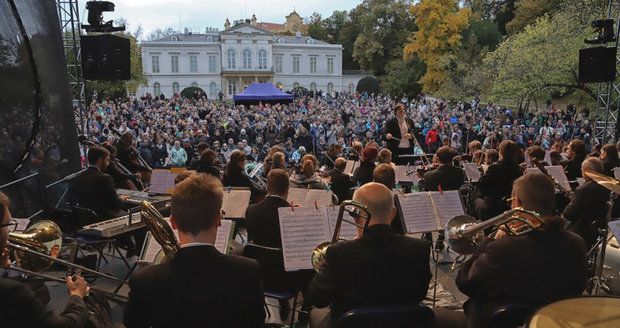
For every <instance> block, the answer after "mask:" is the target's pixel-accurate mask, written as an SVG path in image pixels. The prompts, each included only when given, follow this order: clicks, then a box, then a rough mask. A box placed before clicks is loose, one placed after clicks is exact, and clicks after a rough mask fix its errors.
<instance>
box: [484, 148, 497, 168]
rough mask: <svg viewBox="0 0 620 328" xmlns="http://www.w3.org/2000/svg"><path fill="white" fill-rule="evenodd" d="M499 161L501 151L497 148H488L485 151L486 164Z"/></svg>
mask: <svg viewBox="0 0 620 328" xmlns="http://www.w3.org/2000/svg"><path fill="white" fill-rule="evenodd" d="M497 161H499V152H498V151H497V150H495V149H487V150H486V151H485V152H484V164H486V165H491V164H494V163H497Z"/></svg>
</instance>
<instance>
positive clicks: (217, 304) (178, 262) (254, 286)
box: [123, 246, 265, 328]
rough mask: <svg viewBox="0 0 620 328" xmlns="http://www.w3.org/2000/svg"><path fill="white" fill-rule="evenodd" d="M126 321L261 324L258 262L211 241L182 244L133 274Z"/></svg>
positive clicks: (139, 323) (130, 325)
mask: <svg viewBox="0 0 620 328" xmlns="http://www.w3.org/2000/svg"><path fill="white" fill-rule="evenodd" d="M129 287H130V288H131V291H130V292H129V302H128V303H127V306H126V308H125V314H124V318H123V320H124V323H125V326H126V327H127V328H134V327H154V328H156V327H262V326H263V324H264V320H265V310H264V308H263V305H264V294H263V289H262V287H261V284H260V280H259V275H258V264H257V263H256V262H255V261H253V260H250V259H246V258H243V257H239V256H231V255H224V254H221V253H220V252H218V251H217V250H216V249H215V247H213V246H193V247H188V248H181V249H179V251H178V252H177V253H176V255H175V256H174V258H173V259H172V260H171V261H170V262H167V263H164V264H160V265H155V266H151V267H146V268H144V269H141V270H138V271H136V272H135V273H134V274H133V275H132V276H131V278H130V279H129Z"/></svg>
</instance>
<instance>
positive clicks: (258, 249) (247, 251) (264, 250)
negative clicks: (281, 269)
mask: <svg viewBox="0 0 620 328" xmlns="http://www.w3.org/2000/svg"><path fill="white" fill-rule="evenodd" d="M274 252H277V253H282V249H281V248H273V247H266V246H261V245H256V244H247V245H245V247H244V248H243V256H245V257H247V258H251V259H253V260H256V261H258V263H260V262H261V261H260V259H261V258H262V257H263V256H265V255H270V254H273V253H274ZM298 295H299V291H298V290H296V289H293V290H284V291H281V290H278V291H276V290H269V289H265V297H269V298H274V299H276V300H278V302H280V303H282V302H287V303H288V301H289V300H290V299H291V298H292V299H293V307H292V311H291V320H290V325H291V326H292V325H293V323H294V322H295V312H297V297H298ZM265 310H267V315H268V317H271V313H270V312H269V309H268V308H267V305H265ZM284 319H285V318H282V320H284Z"/></svg>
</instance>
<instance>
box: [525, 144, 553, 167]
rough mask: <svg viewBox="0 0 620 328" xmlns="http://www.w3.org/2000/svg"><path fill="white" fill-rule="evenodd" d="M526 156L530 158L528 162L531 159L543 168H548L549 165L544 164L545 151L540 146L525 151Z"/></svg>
mask: <svg viewBox="0 0 620 328" xmlns="http://www.w3.org/2000/svg"><path fill="white" fill-rule="evenodd" d="M527 155H528V156H529V157H530V161H531V160H532V159H535V160H537V161H538V162H539V163H540V164H542V165H543V166H549V165H550V164H549V163H547V162H545V155H546V152H545V149H544V148H543V147H541V146H536V145H535V146H531V147H530V148H528V149H527Z"/></svg>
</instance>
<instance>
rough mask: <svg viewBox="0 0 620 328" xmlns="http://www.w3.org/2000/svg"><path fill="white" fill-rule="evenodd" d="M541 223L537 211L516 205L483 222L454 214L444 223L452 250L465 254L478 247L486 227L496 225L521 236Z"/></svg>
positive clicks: (447, 239)
mask: <svg viewBox="0 0 620 328" xmlns="http://www.w3.org/2000/svg"><path fill="white" fill-rule="evenodd" d="M542 224H543V221H542V218H541V217H540V215H539V214H538V213H536V212H534V211H529V210H525V209H523V208H521V207H516V208H513V209H511V210H508V211H506V212H504V213H502V214H500V215H498V216H496V217H493V218H491V219H488V220H486V221H483V222H479V221H478V220H476V219H475V218H473V217H471V216H469V215H458V216H455V217H453V218H451V219H450V220H449V221H448V223H447V224H446V229H445V236H446V241H447V242H448V245H450V247H451V248H452V250H454V251H455V252H457V253H459V254H463V255H467V254H472V253H474V252H475V251H476V250H477V249H478V248H479V247H480V244H481V243H482V240H483V239H484V230H486V229H487V228H491V227H497V228H498V229H501V230H503V231H505V232H506V233H508V234H509V235H512V236H521V235H524V234H526V233H528V232H530V231H533V230H536V229H538V228H540V227H541V226H542Z"/></svg>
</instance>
